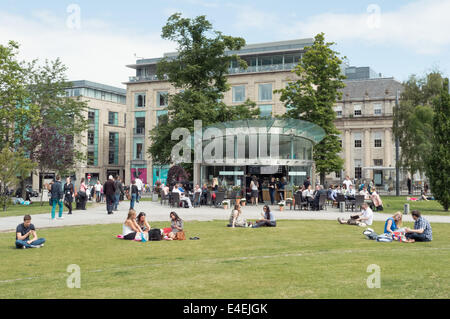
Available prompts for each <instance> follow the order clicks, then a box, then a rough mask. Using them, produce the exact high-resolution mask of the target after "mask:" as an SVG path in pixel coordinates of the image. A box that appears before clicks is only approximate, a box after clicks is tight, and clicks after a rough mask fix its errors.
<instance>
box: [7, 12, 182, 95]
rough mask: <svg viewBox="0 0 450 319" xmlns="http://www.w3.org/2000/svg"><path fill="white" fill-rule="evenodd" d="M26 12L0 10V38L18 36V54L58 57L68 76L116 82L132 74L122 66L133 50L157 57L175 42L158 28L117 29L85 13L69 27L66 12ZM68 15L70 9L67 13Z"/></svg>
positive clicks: (146, 55) (143, 54) (130, 62)
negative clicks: (75, 25)
mask: <svg viewBox="0 0 450 319" xmlns="http://www.w3.org/2000/svg"><path fill="white" fill-rule="evenodd" d="M31 16H32V17H31V18H24V17H22V16H19V15H13V14H10V13H6V12H0V43H2V44H6V43H7V41H8V40H15V41H17V42H19V44H20V45H21V47H20V59H23V60H27V61H31V60H32V59H36V58H39V59H40V60H44V59H56V58H57V57H60V58H61V60H62V62H63V63H64V64H65V65H66V66H67V67H68V71H67V77H68V79H69V80H90V81H94V82H100V83H104V84H109V85H113V86H118V87H124V86H123V85H122V84H121V83H122V82H125V81H127V80H128V77H129V76H133V75H134V70H133V69H129V68H127V67H125V65H126V64H132V63H134V62H135V58H134V53H136V54H137V56H144V57H158V56H162V54H163V53H164V52H168V51H173V50H174V48H175V45H174V44H173V43H171V42H168V41H165V40H162V39H161V38H160V32H159V30H158V32H147V33H144V32H143V33H142V34H139V33H136V31H131V30H126V29H117V28H114V27H112V26H111V25H110V24H109V23H107V22H105V21H103V20H99V19H90V20H88V19H83V16H82V13H81V28H80V29H71V28H69V27H68V26H67V24H66V19H67V17H63V18H61V17H57V16H55V15H53V14H52V13H51V12H49V11H36V12H33V13H32V15H31ZM67 16H69V14H68V15H67Z"/></svg>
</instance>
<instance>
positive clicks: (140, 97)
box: [134, 93, 145, 107]
mask: <svg viewBox="0 0 450 319" xmlns="http://www.w3.org/2000/svg"><path fill="white" fill-rule="evenodd" d="M134 106H135V107H145V94H144V93H136V94H135V95H134Z"/></svg>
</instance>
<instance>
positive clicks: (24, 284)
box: [0, 221, 450, 299]
mask: <svg viewBox="0 0 450 319" xmlns="http://www.w3.org/2000/svg"><path fill="white" fill-rule="evenodd" d="M224 224H225V222H224V221H213V222H186V223H185V229H186V230H187V234H186V235H187V238H189V237H194V236H198V237H200V240H196V241H193V240H186V241H161V242H150V243H140V242H130V241H125V240H119V239H116V238H115V235H116V234H119V233H121V231H122V227H121V225H120V224H116V225H101V226H99V225H96V226H80V227H66V228H56V229H55V228H54V229H44V230H40V231H39V230H38V234H39V235H40V236H41V237H45V238H46V239H47V243H46V245H45V247H43V248H39V249H15V248H13V247H14V245H13V242H14V234H13V233H1V234H0V260H1V261H2V262H1V263H0V298H176V299H178V298H188V299H189V298H449V297H450V268H449V266H448V265H449V262H450V224H437V223H436V224H433V225H432V227H433V237H434V240H433V241H432V242H430V243H415V244H404V243H399V242H392V243H378V242H375V241H369V240H366V239H364V236H363V235H362V231H363V228H360V227H356V226H348V225H339V224H338V223H337V222H333V221H279V222H278V227H276V228H259V229H245V228H241V229H240V228H236V229H231V228H227V227H224ZM406 226H410V227H411V226H412V225H410V224H408V223H407V224H406ZM152 227H167V223H153V224H152ZM382 227H383V223H380V222H378V223H374V225H373V228H374V229H375V230H376V231H378V232H380V231H381V230H382ZM70 264H77V265H79V266H80V269H81V288H80V289H69V288H67V285H66V280H67V278H68V276H69V275H70V274H69V273H68V272H67V266H68V265H70ZM371 264H376V265H379V266H380V267H381V288H380V289H377V288H374V289H369V288H368V287H367V284H366V280H367V278H368V276H370V275H371V273H369V272H367V267H368V266H369V265H371Z"/></svg>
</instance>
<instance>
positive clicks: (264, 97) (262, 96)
mask: <svg viewBox="0 0 450 319" xmlns="http://www.w3.org/2000/svg"><path fill="white" fill-rule="evenodd" d="M258 92H259V100H260V101H272V84H271V83H268V84H260V85H259V91H258Z"/></svg>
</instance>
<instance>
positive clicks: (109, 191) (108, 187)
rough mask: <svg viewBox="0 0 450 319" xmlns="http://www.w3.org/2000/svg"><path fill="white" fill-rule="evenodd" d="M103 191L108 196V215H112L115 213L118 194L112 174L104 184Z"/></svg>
mask: <svg viewBox="0 0 450 319" xmlns="http://www.w3.org/2000/svg"><path fill="white" fill-rule="evenodd" d="M103 193H104V194H105V196H106V210H107V211H108V215H111V214H112V213H113V208H114V206H113V205H114V196H115V194H116V186H115V185H114V178H113V177H112V175H109V178H108V180H107V181H106V182H105V185H103Z"/></svg>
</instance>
